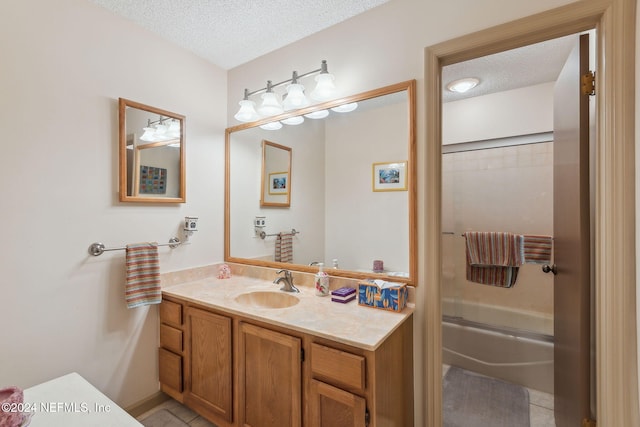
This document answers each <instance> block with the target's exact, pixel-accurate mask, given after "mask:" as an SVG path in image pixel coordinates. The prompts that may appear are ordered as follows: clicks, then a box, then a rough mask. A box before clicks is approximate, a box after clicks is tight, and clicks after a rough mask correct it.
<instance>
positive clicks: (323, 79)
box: [311, 73, 336, 101]
mask: <svg viewBox="0 0 640 427" xmlns="http://www.w3.org/2000/svg"><path fill="white" fill-rule="evenodd" d="M334 79H335V77H333V74H329V73H322V74H318V75H317V76H316V82H317V85H316V88H315V89H314V90H313V92H311V98H313V99H315V100H316V101H327V100H329V99H331V98H332V97H333V96H334V95H335V94H336V85H335V84H333V80H334Z"/></svg>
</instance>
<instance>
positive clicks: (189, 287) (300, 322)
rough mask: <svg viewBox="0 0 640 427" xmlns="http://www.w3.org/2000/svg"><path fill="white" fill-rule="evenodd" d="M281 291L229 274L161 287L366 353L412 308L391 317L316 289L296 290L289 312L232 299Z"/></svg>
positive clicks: (171, 293)
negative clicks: (356, 348)
mask: <svg viewBox="0 0 640 427" xmlns="http://www.w3.org/2000/svg"><path fill="white" fill-rule="evenodd" d="M279 289H280V285H275V284H273V283H272V282H271V281H268V280H264V279H257V278H251V277H245V276H233V277H232V278H230V279H218V278H214V277H208V278H204V279H199V280H194V281H191V282H187V283H180V284H174V285H169V286H163V288H162V291H163V293H164V294H165V295H168V296H173V297H179V298H182V299H185V300H187V301H190V302H193V303H198V304H201V305H203V306H206V307H211V308H214V309H216V310H220V311H224V312H227V313H230V314H235V315H239V316H243V317H246V318H250V319H255V320H260V321H264V322H268V323H270V324H273V325H277V326H282V327H285V328H289V329H293V330H296V331H299V332H304V333H307V334H312V335H315V336H318V337H323V338H327V339H330V340H333V341H338V342H341V343H343V344H347V345H351V346H354V347H358V348H362V349H364V350H375V349H376V348H377V347H378V346H379V345H380V344H381V343H382V342H383V341H384V340H385V338H387V337H388V336H389V335H390V334H391V333H392V332H393V331H394V330H395V329H396V328H397V327H398V326H399V325H401V324H402V322H403V321H404V320H405V319H407V318H408V317H409V316H410V315H411V314H412V313H413V306H412V305H411V304H408V305H407V307H406V308H405V309H404V310H403V311H402V312H400V313H395V312H392V311H386V310H381V309H377V308H371V307H363V306H360V305H358V303H357V301H356V300H354V301H351V302H349V303H347V304H341V303H336V302H332V301H331V297H330V296H326V297H319V296H316V295H315V289H314V288H310V287H306V286H300V287H299V289H300V293H291V295H294V296H295V297H297V298H299V299H300V302H299V303H298V304H296V305H294V306H292V307H288V308H277V309H275V308H257V307H249V306H246V305H242V304H239V303H238V302H236V301H235V298H236V297H237V296H238V295H240V294H243V293H246V292H252V291H272V292H282V291H280V290H279ZM356 299H357V298H356Z"/></svg>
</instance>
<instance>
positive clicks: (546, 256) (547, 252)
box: [522, 234, 553, 264]
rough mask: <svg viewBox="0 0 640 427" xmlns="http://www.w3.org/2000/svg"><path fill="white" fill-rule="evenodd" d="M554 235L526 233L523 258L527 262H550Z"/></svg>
mask: <svg viewBox="0 0 640 427" xmlns="http://www.w3.org/2000/svg"><path fill="white" fill-rule="evenodd" d="M552 249H553V237H551V236H536V235H530V234H525V235H524V236H523V244H522V259H523V261H524V262H525V263H526V264H550V263H551V251H552Z"/></svg>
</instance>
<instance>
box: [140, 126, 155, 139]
mask: <svg viewBox="0 0 640 427" xmlns="http://www.w3.org/2000/svg"><path fill="white" fill-rule="evenodd" d="M142 130H144V133H143V134H142V136H141V137H140V140H142V141H147V142H154V141H157V140H156V136H155V131H156V130H155V129H154V128H143V129H142Z"/></svg>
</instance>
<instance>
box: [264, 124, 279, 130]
mask: <svg viewBox="0 0 640 427" xmlns="http://www.w3.org/2000/svg"><path fill="white" fill-rule="evenodd" d="M280 128H282V123H280V122H271V123H267V124H264V125H261V126H260V129H264V130H278V129H280Z"/></svg>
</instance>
